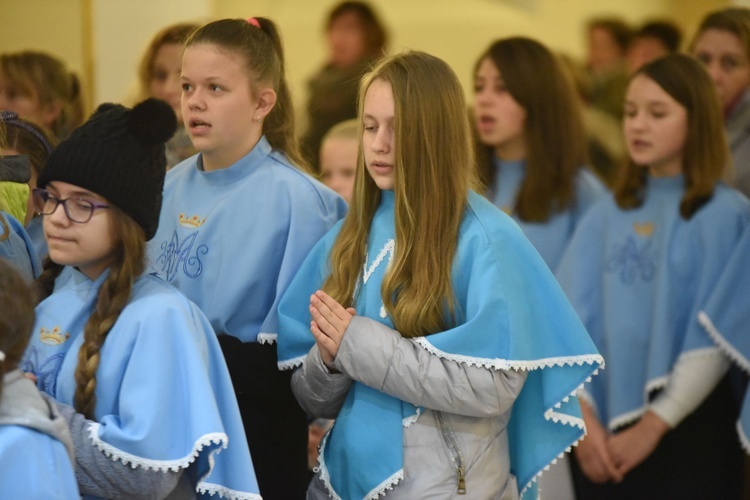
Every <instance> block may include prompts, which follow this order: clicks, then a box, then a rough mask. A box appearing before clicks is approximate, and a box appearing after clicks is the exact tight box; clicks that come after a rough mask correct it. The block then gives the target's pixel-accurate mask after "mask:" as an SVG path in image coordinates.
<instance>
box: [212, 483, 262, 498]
mask: <svg viewBox="0 0 750 500" xmlns="http://www.w3.org/2000/svg"><path fill="white" fill-rule="evenodd" d="M197 489H198V493H201V494H206V493H207V494H209V495H211V496H214V495H216V494H218V495H219V497H220V498H228V499H229V500H262V498H261V496H260V495H256V494H255V493H248V492H246V491H237V490H233V489H230V488H226V487H224V486H220V485H218V484H213V483H199V484H198V488H197Z"/></svg>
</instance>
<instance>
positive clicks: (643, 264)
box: [605, 235, 656, 285]
mask: <svg viewBox="0 0 750 500" xmlns="http://www.w3.org/2000/svg"><path fill="white" fill-rule="evenodd" d="M655 254H656V251H655V250H654V248H653V240H652V239H651V238H648V239H646V240H645V241H643V239H642V238H640V241H636V239H635V238H634V237H633V236H632V235H631V236H628V237H627V239H626V240H625V243H624V244H623V245H622V246H620V247H618V248H616V249H615V251H614V252H613V253H612V255H611V256H610V257H609V259H608V260H607V266H606V268H605V269H606V271H607V272H608V273H617V274H618V276H619V278H620V281H621V282H622V283H624V284H626V285H632V284H633V283H634V282H635V280H636V279H638V278H640V279H642V280H643V281H651V280H652V279H654V275H655V274H656V255H655Z"/></svg>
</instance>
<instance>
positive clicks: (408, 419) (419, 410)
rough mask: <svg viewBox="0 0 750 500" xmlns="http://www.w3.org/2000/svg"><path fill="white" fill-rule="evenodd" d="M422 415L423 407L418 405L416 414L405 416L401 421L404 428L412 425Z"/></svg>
mask: <svg viewBox="0 0 750 500" xmlns="http://www.w3.org/2000/svg"><path fill="white" fill-rule="evenodd" d="M421 415H422V408H420V407H417V413H415V414H414V415H411V416H409V417H406V418H404V419H403V420H402V421H401V425H403V426H404V428H406V427H411V426H412V425H413V424H414V423H415V422H416V421H417V420H418V419H419V417H420V416H421Z"/></svg>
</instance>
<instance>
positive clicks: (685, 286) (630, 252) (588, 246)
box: [557, 176, 750, 430]
mask: <svg viewBox="0 0 750 500" xmlns="http://www.w3.org/2000/svg"><path fill="white" fill-rule="evenodd" d="M684 184H685V181H684V178H683V177H682V176H675V177H663V178H649V180H648V186H647V189H646V194H645V200H644V202H643V204H642V205H641V206H640V207H638V208H636V209H632V210H622V209H620V208H619V207H618V206H617V204H616V203H615V201H614V199H613V198H612V197H609V198H607V199H604V200H602V201H601V202H599V203H598V204H596V205H594V207H593V208H592V209H591V210H590V211H589V212H588V214H587V215H586V216H585V217H584V220H583V221H582V222H581V224H580V225H579V226H578V228H577V229H576V233H575V235H574V236H573V239H572V240H571V242H570V245H569V246H568V249H567V250H566V253H565V255H563V258H562V260H561V261H560V265H559V266H558V269H557V278H558V280H559V282H560V284H561V285H562V287H563V289H564V290H565V292H566V293H567V294H568V298H569V299H570V301H571V303H572V304H573V306H574V307H575V308H576V310H577V311H578V314H579V316H580V317H581V320H582V321H583V324H584V325H586V328H587V329H588V331H589V333H590V334H591V337H592V338H593V339H594V342H595V343H596V345H597V347H598V348H599V350H600V351H601V353H602V354H603V355H604V358H605V359H606V360H607V370H606V371H605V372H604V373H603V374H602V376H600V377H596V378H595V379H594V380H593V382H592V384H591V388H590V389H591V396H592V397H593V402H594V403H595V406H596V410H597V412H598V415H599V419H600V421H601V422H602V423H603V424H605V425H606V426H607V427H609V428H610V429H612V430H614V429H618V428H621V427H623V426H625V425H628V424H629V423H632V422H634V421H636V420H638V419H639V418H640V417H641V416H642V415H643V414H644V413H645V412H646V411H647V410H648V407H649V406H648V405H649V401H650V396H652V395H653V394H654V391H657V390H659V389H662V388H664V387H665V386H666V385H667V383H668V381H669V377H670V376H671V373H672V369H673V367H674V365H675V363H676V362H677V360H678V359H679V358H680V357H682V356H700V355H702V354H704V353H706V352H708V350H713V349H714V348H715V346H714V345H713V344H712V342H711V341H710V340H709V338H708V337H707V336H706V335H705V333H704V332H703V331H702V329H701V327H700V325H699V323H698V320H697V316H698V312H699V311H700V308H701V307H703V306H704V305H705V304H706V301H707V300H708V297H709V296H710V295H711V293H712V292H713V290H714V287H715V286H716V283H717V281H718V279H719V277H720V276H721V273H722V271H723V269H724V266H725V265H726V262H727V260H728V259H729V256H730V255H731V252H732V249H733V248H734V246H735V245H736V243H737V241H738V240H739V236H740V234H741V233H742V230H743V227H745V226H746V225H747V221H748V214H749V212H748V210H749V209H750V206H748V202H747V200H746V199H745V198H744V197H742V196H741V195H740V194H739V193H737V192H736V191H734V190H733V189H730V188H728V187H727V186H724V185H721V184H719V185H717V186H716V188H715V191H714V194H713V197H712V198H711V199H710V200H709V201H708V202H707V203H706V204H705V205H704V206H703V207H701V208H700V210H698V211H697V212H696V213H695V214H694V215H693V216H692V217H691V218H690V219H688V220H686V219H684V218H682V217H681V216H680V212H679V207H680V202H681V200H682V197H683V195H684V193H685V187H684Z"/></svg>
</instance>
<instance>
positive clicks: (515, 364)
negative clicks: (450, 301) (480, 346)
mask: <svg viewBox="0 0 750 500" xmlns="http://www.w3.org/2000/svg"><path fill="white" fill-rule="evenodd" d="M411 340H412V342H415V343H417V344H418V345H419V346H421V347H422V348H424V349H426V350H427V351H429V352H430V353H432V354H434V355H435V356H438V357H440V358H444V359H448V360H450V361H455V362H457V363H464V364H467V365H469V366H479V367H483V368H492V369H495V370H524V371H531V370H537V369H539V368H551V367H553V366H565V365H568V366H573V365H578V366H583V364H584V363H585V364H588V365H594V364H598V365H599V368H600V369H601V368H604V358H602V356H601V355H600V354H584V355H580V356H562V357H557V358H543V359H535V360H532V361H521V360H513V359H501V358H477V357H474V356H463V355H460V354H450V353H447V352H445V351H441V350H440V349H438V348H437V347H435V346H434V345H432V344H430V342H429V341H428V340H427V339H426V338H425V337H417V338H415V339H411ZM592 375H593V374H592Z"/></svg>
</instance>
